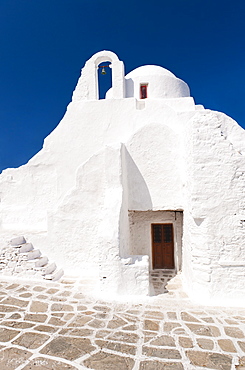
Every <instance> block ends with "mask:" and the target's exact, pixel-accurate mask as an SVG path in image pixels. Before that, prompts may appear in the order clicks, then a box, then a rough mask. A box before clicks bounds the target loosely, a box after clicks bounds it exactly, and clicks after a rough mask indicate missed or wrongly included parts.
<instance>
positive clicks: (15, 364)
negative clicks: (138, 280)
mask: <svg viewBox="0 0 245 370" xmlns="http://www.w3.org/2000/svg"><path fill="white" fill-rule="evenodd" d="M152 282H153V285H154V289H155V293H156V294H157V295H155V296H152V297H148V298H138V300H137V301H135V302H132V300H129V299H127V298H126V297H124V298H123V299H122V300H121V302H119V301H117V302H116V301H105V299H104V300H101V299H95V298H93V297H91V296H90V295H89V290H90V286H89V282H85V281H84V282H83V283H81V282H79V281H76V282H74V281H73V280H72V279H68V278H64V279H63V280H62V282H60V283H49V282H43V281H41V282H28V284H27V283H16V282H13V281H10V280H8V281H7V280H4V279H2V280H1V282H0V369H1V370H9V369H18V370H20V369H24V370H29V369H36V370H46V369H59V370H62V369H72V370H73V369H94V370H128V369H129V370H161V369H166V370H182V369H187V370H191V369H222V370H229V369H245V308H244V309H231V308H230V309H227V308H220V307H219V308H214V307H203V306H202V307H201V306H197V305H194V304H193V303H191V302H190V301H189V300H188V298H187V296H186V295H185V293H184V292H183V291H182V289H181V283H180V277H179V276H178V275H177V276H175V277H174V274H170V275H169V276H167V275H166V274H164V273H163V272H156V271H154V273H153V274H152ZM166 282H168V286H167V288H166V287H165V284H166Z"/></svg>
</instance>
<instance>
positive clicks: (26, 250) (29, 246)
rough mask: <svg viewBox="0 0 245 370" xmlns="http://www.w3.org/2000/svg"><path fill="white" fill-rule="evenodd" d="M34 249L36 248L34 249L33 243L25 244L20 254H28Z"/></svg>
mask: <svg viewBox="0 0 245 370" xmlns="http://www.w3.org/2000/svg"><path fill="white" fill-rule="evenodd" d="M33 249H34V248H33V245H32V243H25V244H23V245H21V247H20V249H19V252H20V253H27V252H30V251H32V250H33Z"/></svg>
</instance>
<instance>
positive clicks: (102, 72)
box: [101, 67, 106, 75]
mask: <svg viewBox="0 0 245 370" xmlns="http://www.w3.org/2000/svg"><path fill="white" fill-rule="evenodd" d="M101 74H102V75H106V71H105V68H104V67H103V68H102V70H101Z"/></svg>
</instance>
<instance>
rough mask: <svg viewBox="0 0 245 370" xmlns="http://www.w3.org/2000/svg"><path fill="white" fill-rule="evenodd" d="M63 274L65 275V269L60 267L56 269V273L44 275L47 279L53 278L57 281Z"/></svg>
mask: <svg viewBox="0 0 245 370" xmlns="http://www.w3.org/2000/svg"><path fill="white" fill-rule="evenodd" d="M63 275H64V270H63V269H60V270H58V271H56V272H55V273H54V274H48V275H45V276H44V279H46V280H52V281H57V280H59V279H60V278H61V277H62V276H63Z"/></svg>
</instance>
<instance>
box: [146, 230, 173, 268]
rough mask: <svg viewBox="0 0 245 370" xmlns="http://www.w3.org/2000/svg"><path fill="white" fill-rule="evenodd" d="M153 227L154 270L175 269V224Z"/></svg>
mask: <svg viewBox="0 0 245 370" xmlns="http://www.w3.org/2000/svg"><path fill="white" fill-rule="evenodd" d="M151 226H152V255H153V269H173V268H174V238H173V224H152V225H151Z"/></svg>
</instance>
